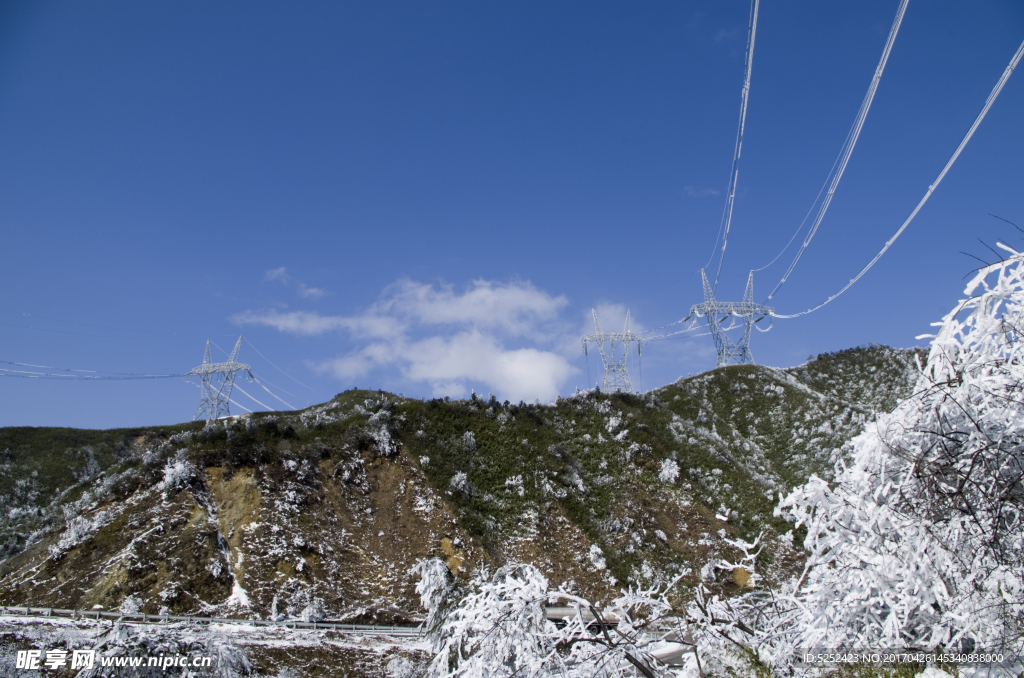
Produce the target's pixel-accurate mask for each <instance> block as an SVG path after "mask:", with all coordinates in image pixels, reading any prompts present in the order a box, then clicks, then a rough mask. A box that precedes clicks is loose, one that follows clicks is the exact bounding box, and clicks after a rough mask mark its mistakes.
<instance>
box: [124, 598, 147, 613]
mask: <svg viewBox="0 0 1024 678" xmlns="http://www.w3.org/2000/svg"><path fill="white" fill-rule="evenodd" d="M143 605H144V603H143V602H142V599H141V598H139V597H138V596H125V598H124V600H122V601H121V607H119V608H118V610H119V611H120V612H123V613H124V614H135V613H137V612H138V611H139V610H141V609H142V606H143Z"/></svg>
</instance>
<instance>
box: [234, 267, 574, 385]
mask: <svg viewBox="0 0 1024 678" xmlns="http://www.w3.org/2000/svg"><path fill="white" fill-rule="evenodd" d="M567 304H568V300H567V299H566V298H565V297H564V296H561V295H559V296H553V295H550V294H548V293H546V292H544V291H541V290H538V289H537V288H536V287H534V286H533V284H532V283H530V282H519V281H515V282H509V283H499V282H493V281H487V280H475V281H473V282H472V283H471V284H470V285H469V287H468V288H467V289H466V290H464V291H462V292H459V291H457V290H455V289H454V288H453V287H452V286H451V285H445V284H438V285H429V284H425V283H419V282H415V281H412V280H400V281H398V282H396V283H394V284H392V285H390V286H388V287H387V288H385V290H384V291H383V292H382V294H381V296H380V298H379V299H378V300H377V301H376V302H375V303H373V304H372V305H371V306H370V307H369V308H367V309H366V310H365V311H364V312H362V313H360V314H357V315H353V316H331V315H321V314H320V313H317V312H315V311H288V312H282V311H277V310H263V311H245V312H243V313H238V314H236V315H234V316H232V318H231V320H232V322H235V323H237V324H239V325H263V326H266V327H273V328H275V329H277V330H279V331H282V332H288V333H292V334H298V335H306V336H312V335H322V334H325V333H329V332H345V333H347V334H349V335H350V336H351V337H352V338H354V339H357V340H359V339H363V340H369V341H370V342H371V343H369V344H366V345H363V346H361V347H358V348H355V349H354V350H352V351H350V352H348V353H347V354H343V355H340V356H338V357H336V358H333V359H331V360H327V361H324V362H321V363H319V364H317V365H316V367H317V368H318V369H320V370H321V371H324V372H327V373H330V374H333V375H334V376H336V377H337V378H338V379H341V380H344V381H353V380H355V379H359V378H362V377H365V376H366V375H368V374H370V373H372V372H374V371H376V370H382V369H391V370H397V371H398V372H399V373H400V374H401V375H402V377H403V378H404V379H406V380H408V381H412V382H416V383H421V384H423V383H425V384H428V385H429V386H430V388H431V390H432V392H433V393H434V394H435V395H448V396H458V395H465V394H466V393H467V392H468V390H469V387H470V386H472V385H481V384H482V385H484V386H485V387H486V388H489V389H490V390H493V391H494V392H495V393H496V394H500V395H501V396H502V397H503V398H508V399H510V400H527V401H532V400H535V399H541V400H545V401H549V400H551V399H553V398H554V397H555V396H557V395H558V393H559V389H560V388H561V386H562V385H564V384H565V383H566V381H567V380H568V379H569V377H570V376H571V375H572V374H573V373H574V372H576V369H575V368H574V367H572V365H571V364H570V363H569V361H568V359H567V358H566V357H565V355H564V354H563V352H562V351H560V350H558V347H559V346H560V345H561V344H562V343H565V342H564V340H565V339H566V338H567V337H568V336H571V335H572V334H574V333H572V332H571V331H570V330H571V327H570V325H569V324H568V323H566V322H565V321H564V320H563V319H562V318H561V316H560V314H561V311H562V310H563V309H564V308H565V307H566V305H567ZM575 341H576V342H577V343H576V346H578V341H579V339H578V337H577V338H575ZM524 344H526V345H524ZM530 344H532V345H530ZM576 350H578V348H577V349H576Z"/></svg>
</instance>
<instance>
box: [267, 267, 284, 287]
mask: <svg viewBox="0 0 1024 678" xmlns="http://www.w3.org/2000/svg"><path fill="white" fill-rule="evenodd" d="M263 279H264V280H278V281H280V282H281V283H283V284H285V285H287V284H288V272H287V271H286V270H285V269H284V266H282V267H281V268H272V269H270V270H269V271H267V274H266V275H265V276H263Z"/></svg>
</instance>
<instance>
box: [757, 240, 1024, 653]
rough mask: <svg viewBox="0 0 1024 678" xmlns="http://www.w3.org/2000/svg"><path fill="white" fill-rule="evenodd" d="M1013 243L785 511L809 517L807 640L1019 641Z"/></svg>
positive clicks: (1023, 632) (1019, 278)
mask: <svg viewBox="0 0 1024 678" xmlns="http://www.w3.org/2000/svg"><path fill="white" fill-rule="evenodd" d="M1005 249H1009V248H1005ZM1009 251H1010V253H1011V257H1010V258H1009V259H1007V260H1006V261H1003V262H1001V263H999V264H996V265H993V266H990V267H987V268H985V269H982V271H981V272H979V274H978V275H977V276H976V277H975V278H974V280H972V281H971V283H970V284H969V285H968V286H967V289H966V290H965V294H967V295H969V298H967V299H965V300H963V301H962V302H961V303H960V304H959V305H958V306H957V307H956V308H955V309H954V310H953V311H952V312H951V313H949V314H948V315H947V316H946V317H945V318H944V319H943V320H942V322H940V323H936V325H938V327H939V331H938V333H937V334H936V335H934V340H933V342H932V348H931V352H930V354H929V356H928V362H927V365H926V366H925V367H924V369H923V370H922V372H921V375H920V378H919V379H918V382H917V386H916V389H915V393H914V395H913V396H912V397H911V398H909V399H907V400H905V401H903V402H902V403H900V404H899V405H898V406H897V408H896V409H895V410H894V411H893V412H892V413H891V414H888V415H884V416H881V417H879V419H878V421H877V422H875V423H873V424H871V425H869V426H868V428H867V430H865V431H864V433H863V434H861V435H860V436H858V437H857V438H856V439H855V440H854V441H853V443H852V454H851V456H850V458H849V460H848V461H847V462H846V463H843V462H842V461H841V462H840V463H839V464H838V465H837V469H836V481H835V483H834V484H833V485H832V486H830V485H829V484H827V483H825V482H824V481H823V480H821V479H819V478H816V477H812V478H811V479H810V480H809V481H808V482H807V483H806V484H805V485H803V486H801V487H798V488H796V489H795V490H794V491H793V492H792V493H791V494H790V495H789V496H788V497H786V498H785V499H784V500H783V501H782V503H781V504H780V506H779V508H778V509H777V511H779V512H786V513H788V514H789V515H791V516H792V517H794V518H796V520H797V523H798V524H800V525H805V526H806V527H807V538H806V540H805V541H804V546H805V548H806V549H807V550H808V551H809V556H808V562H807V569H806V575H805V577H804V578H803V579H802V580H801V581H800V582H799V585H800V588H799V591H798V595H797V598H798V601H797V602H799V605H800V607H801V609H802V610H803V614H802V615H801V616H800V617H799V621H798V626H799V632H798V634H797V636H796V638H795V639H794V640H795V641H796V642H798V643H801V644H804V645H806V646H827V647H842V646H851V645H853V644H854V643H856V644H859V645H860V646H872V647H918V648H922V647H923V648H929V649H934V648H939V647H961V648H963V649H965V650H967V651H972V650H974V649H979V650H980V649H986V650H1008V649H1010V648H1011V647H1013V646H1015V645H1016V646H1017V647H1019V646H1020V642H1021V639H1022V638H1024V560H1022V558H1021V553H1024V522H1022V521H1024V482H1022V478H1024V399H1022V397H1021V394H1022V392H1024V343H1022V337H1021V329H1022V328H1024V326H1022V321H1024V317H1022V316H1024V257H1022V255H1020V254H1018V253H1017V252H1014V251H1013V250H1009Z"/></svg>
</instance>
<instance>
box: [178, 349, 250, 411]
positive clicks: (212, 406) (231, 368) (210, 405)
mask: <svg viewBox="0 0 1024 678" xmlns="http://www.w3.org/2000/svg"><path fill="white" fill-rule="evenodd" d="M241 350H242V337H238V342H237V343H235V348H234V350H232V351H231V356H230V357H229V358H228V361H227V362H226V363H215V362H213V361H212V360H211V356H210V340H209V339H207V340H206V355H205V356H203V364H202V365H200V366H199V367H193V368H192V371H190V372H186V373H185V374H184V376H185V377H197V378H198V379H199V391H200V393H199V407H197V408H196V414H195V416H194V417H192V421H196V420H198V419H201V418H203V419H206V421H213V420H215V419H220V418H221V417H227V416H230V415H231V411H230V410H229V409H228V403H229V402H230V400H231V389H232V387H233V386H234V385H235V373H236V372H241V371H243V370H244V371H245V372H246V373H247V374H248V375H249V377H250V378H252V373H251V372H250V370H251V369H252V368H251V367H250V366H249V365H246V364H245V363H240V362H238V352H239V351H241Z"/></svg>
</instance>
